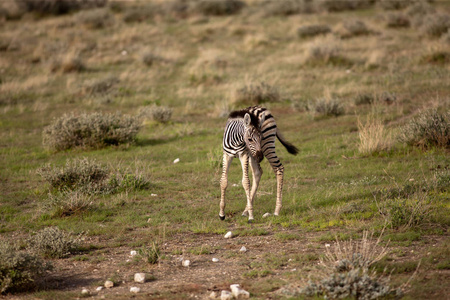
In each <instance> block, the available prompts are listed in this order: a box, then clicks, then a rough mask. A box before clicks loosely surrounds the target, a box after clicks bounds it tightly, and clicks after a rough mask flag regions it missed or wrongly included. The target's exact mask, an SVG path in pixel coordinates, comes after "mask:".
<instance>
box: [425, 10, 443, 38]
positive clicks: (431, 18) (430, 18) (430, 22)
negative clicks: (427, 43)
mask: <svg viewBox="0 0 450 300" xmlns="http://www.w3.org/2000/svg"><path fill="white" fill-rule="evenodd" d="M449 29H450V15H448V14H439V13H438V14H430V15H427V16H426V17H425V18H424V20H423V22H422V26H421V27H420V30H421V31H422V32H423V34H425V35H426V36H429V37H440V36H441V35H443V34H445V33H447V31H448V30H449Z"/></svg>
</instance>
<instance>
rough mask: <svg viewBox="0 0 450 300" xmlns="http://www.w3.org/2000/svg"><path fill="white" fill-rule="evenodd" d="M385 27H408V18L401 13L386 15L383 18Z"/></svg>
mask: <svg viewBox="0 0 450 300" xmlns="http://www.w3.org/2000/svg"><path fill="white" fill-rule="evenodd" d="M385 22H386V27H389V28H398V27H409V25H410V21H409V18H408V17H407V16H406V15H404V14H403V13H388V14H386V16H385Z"/></svg>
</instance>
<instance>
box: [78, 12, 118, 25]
mask: <svg viewBox="0 0 450 300" xmlns="http://www.w3.org/2000/svg"><path fill="white" fill-rule="evenodd" d="M74 17H75V19H76V21H77V23H79V24H81V25H83V26H84V27H86V28H88V29H102V28H105V27H107V26H110V25H111V24H113V21H114V17H113V16H112V15H111V13H110V12H109V10H107V9H105V8H97V9H93V10H86V11H81V12H79V13H77V14H76V15H75V16H74Z"/></svg>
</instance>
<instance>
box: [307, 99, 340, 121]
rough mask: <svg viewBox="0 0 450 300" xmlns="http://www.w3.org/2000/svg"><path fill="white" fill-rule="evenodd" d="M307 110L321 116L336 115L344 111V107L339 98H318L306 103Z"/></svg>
mask: <svg viewBox="0 0 450 300" xmlns="http://www.w3.org/2000/svg"><path fill="white" fill-rule="evenodd" d="M308 110H309V111H310V112H311V113H312V114H319V115H322V116H334V117H338V116H340V115H343V114H344V113H345V107H344V105H343V104H342V102H341V100H339V99H336V98H326V97H325V98H318V99H317V100H316V101H314V102H311V103H310V104H309V105H308Z"/></svg>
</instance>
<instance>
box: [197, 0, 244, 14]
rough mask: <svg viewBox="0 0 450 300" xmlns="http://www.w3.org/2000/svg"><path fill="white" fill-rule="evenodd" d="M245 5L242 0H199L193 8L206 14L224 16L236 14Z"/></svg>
mask: <svg viewBox="0 0 450 300" xmlns="http://www.w3.org/2000/svg"><path fill="white" fill-rule="evenodd" d="M244 6H245V2H243V1H241V0H198V1H197V2H195V4H194V8H193V9H194V10H195V11H198V12H200V13H202V14H204V15H212V16H222V15H232V14H236V13H238V12H239V11H240V10H241V9H242V8H243V7H244Z"/></svg>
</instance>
